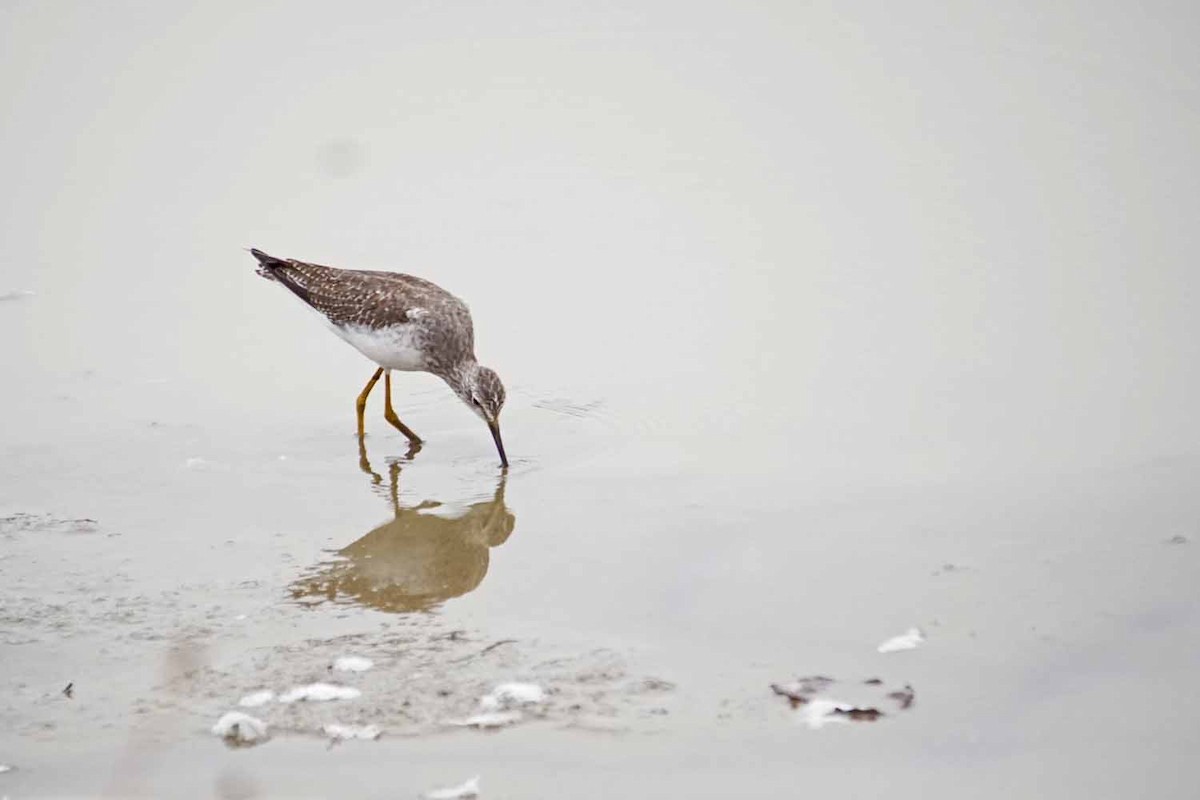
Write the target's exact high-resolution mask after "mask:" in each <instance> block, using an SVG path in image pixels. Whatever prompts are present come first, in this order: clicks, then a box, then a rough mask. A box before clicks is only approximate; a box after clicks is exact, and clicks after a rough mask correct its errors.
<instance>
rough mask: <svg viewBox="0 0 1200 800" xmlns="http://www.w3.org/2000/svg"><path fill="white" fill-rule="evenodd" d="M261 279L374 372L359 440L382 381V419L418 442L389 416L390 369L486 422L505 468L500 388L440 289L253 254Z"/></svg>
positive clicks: (465, 322)
mask: <svg viewBox="0 0 1200 800" xmlns="http://www.w3.org/2000/svg"><path fill="white" fill-rule="evenodd" d="M250 253H251V254H252V255H253V256H254V257H255V258H256V259H258V274H259V275H261V276H263V277H264V278H267V279H268V280H272V281H276V282H277V283H281V284H283V285H284V286H285V287H287V289H288V290H289V291H291V292H292V294H294V295H296V296H297V297H299V298H300V299H301V300H303V301H304V302H305V303H307V304H308V305H309V306H310V307H312V308H313V309H315V310H316V311H318V312H320V314H321V315H322V316H324V317H325V319H326V320H327V321H328V323H329V325H330V327H331V328H332V329H333V332H334V333H336V334H337V335H338V336H340V337H341V338H342V339H344V340H346V341H347V342H349V343H350V344H351V345H352V346H353V347H354V348H355V349H356V350H358V352H360V353H362V354H363V355H364V356H366V357H367V358H369V359H371V360H372V361H374V362H375V363H376V364H378V365H379V368H378V369H377V370H375V374H374V375H372V376H371V379H370V380H369V381H367V385H366V386H364V387H363V390H362V392H361V393H360V394H359V396H358V402H357V405H356V409H357V412H358V435H359V437H360V439H361V437H362V435H363V413H364V411H365V410H366V407H367V396H368V395H369V394H370V393H371V390H372V389H373V388H375V384H376V382H378V380H379V376H380V375H382V376H384V411H383V415H384V417H385V418H386V419H387V421H388V422H390V423H391V424H392V425H394V426H396V428H397V429H399V431H400V432H401V433H403V434H404V435H405V436H407V437H408V440H409V441H410V442H411V443H412V444H414V445H419V444H420V443H421V438H420V437H419V436H417V434H415V433H413V431H412V429H411V428H409V427H408V426H407V425H405V424H404V423H403V422H401V421H400V417H398V416H397V415H396V412H395V411H394V410H393V409H392V370H394V369H397V370H402V371H406V372H429V373H432V374H434V375H437V376H438V377H439V378H441V379H442V380H444V381H445V382H446V383H447V384H448V385H449V386H450V388H451V389H452V390H453V391H454V393H455V394H456V395H458V396H459V398H460V399H461V400H462V401H463V402H464V403H466V404H467V406H468V407H469V408H470V409H471V410H472V411H474V412H475V413H476V414H478V415H479V417H480V418H481V419H483V421H484V422H486V423H487V426H488V429H489V430H490V431H491V432H492V439H493V440H494V441H495V442H496V450H497V451H498V452H499V453H500V464H501V465H502V466H504V467H507V466H508V457H507V456H506V455H505V453H504V442H503V441H502V440H501V438H500V409H501V408H503V407H504V384H503V383H501V382H500V376H498V375H497V374H496V373H495V372H493V371H492V370H490V369H488V368H487V367H484V366H480V364H479V362H478V361H476V360H475V334H474V329H473V326H472V324H471V312H470V310H469V309H468V308H467V306H466V304H465V303H464V302H463V301H461V300H459V299H458V298H457V297H455V296H454V295H452V294H450V293H449V292H447V291H446V290H445V289H443V288H441V287H440V286H437V285H435V284H433V283H430V282H429V281H427V280H424V279H422V278H416V277H413V276H412V275H402V274H400V273H397V272H373V271H369V270H358V269H337V268H336V267H325V266H321V265H320V264H309V263H307V262H304V261H297V260H295V259H293V258H276V257H275V256H269V255H267V254H266V253H264V252H263V251H261V250H256V249H253V248H252V249H251V250H250Z"/></svg>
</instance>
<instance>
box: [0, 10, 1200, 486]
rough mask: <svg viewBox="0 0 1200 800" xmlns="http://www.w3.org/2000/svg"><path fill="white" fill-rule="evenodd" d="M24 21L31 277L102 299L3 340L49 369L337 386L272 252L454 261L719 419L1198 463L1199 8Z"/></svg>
mask: <svg viewBox="0 0 1200 800" xmlns="http://www.w3.org/2000/svg"><path fill="white" fill-rule="evenodd" d="M0 14H2V15H3V17H2V23H3V24H2V25H0V29H2V30H3V33H2V34H0V35H2V36H3V46H2V47H0V92H2V96H3V106H4V109H5V123H4V125H3V127H2V129H0V136H2V137H3V139H2V140H0V181H2V182H3V185H4V187H5V189H4V197H5V208H4V213H3V215H2V216H0V226H3V227H2V228H0V241H3V262H2V265H0V270H2V271H0V277H2V281H0V283H2V285H3V286H4V287H12V288H28V289H33V290H35V291H37V292H38V293H39V294H41V295H48V296H53V297H56V298H62V305H61V306H59V307H58V309H59V310H61V312H62V313H63V314H65V315H67V319H66V320H64V319H62V318H60V317H58V316H54V317H49V318H48V317H46V316H41V315H38V316H34V317H33V318H32V319H31V320H30V325H29V327H26V328H23V329H22V330H21V331H19V336H18V338H17V339H16V340H15V341H13V340H10V341H9V343H8V345H7V346H6V348H5V350H6V351H7V352H9V353H10V354H11V353H13V352H24V351H28V350H29V349H33V350H34V351H35V352H36V354H37V357H38V360H39V361H40V362H41V363H43V364H45V365H46V366H47V369H48V371H49V372H48V375H47V377H48V378H53V376H55V375H62V374H64V373H66V372H69V371H70V370H72V369H78V368H81V367H86V366H87V365H89V364H90V363H92V362H93V361H94V360H95V359H97V358H103V359H119V360H120V361H121V363H122V364H123V365H124V368H126V369H128V370H130V371H131V373H132V374H133V375H134V376H143V375H145V376H149V377H170V378H172V379H178V380H184V381H188V382H189V384H190V385H191V386H193V387H194V389H195V391H197V392H200V393H203V392H204V391H205V387H206V386H211V385H212V384H214V383H220V384H224V383H225V382H226V381H228V380H229V377H230V375H231V373H238V372H241V373H245V374H246V375H250V374H260V373H262V372H269V373H271V374H272V376H273V379H275V380H277V381H279V382H280V383H281V385H282V386H284V387H286V388H287V390H288V392H289V394H291V395H292V398H291V399H295V395H297V394H307V393H308V391H309V390H310V388H311V387H313V386H314V385H316V384H317V383H319V382H321V381H322V380H323V378H324V377H327V376H328V375H329V374H330V371H331V370H336V369H337V363H336V362H333V363H330V361H331V360H330V359H319V358H318V357H317V354H316V353H314V352H313V351H314V350H320V352H321V353H325V352H334V351H336V350H337V348H340V347H342V345H340V344H338V343H337V342H336V341H333V340H329V341H327V342H326V341H323V340H322V339H321V338H320V336H319V334H320V331H319V330H318V329H317V327H316V326H311V325H309V326H307V327H306V326H304V325H301V324H297V325H295V326H293V325H290V324H288V325H287V328H286V330H282V331H281V330H278V329H275V328H274V327H273V326H276V325H283V324H284V323H283V322H282V321H281V320H283V319H287V320H288V321H289V323H290V322H291V321H292V320H294V319H296V318H297V317H299V316H300V315H298V314H297V315H296V316H295V317H292V316H288V317H284V314H286V313H289V312H290V309H288V310H281V309H283V308H284V306H285V305H286V304H285V303H284V302H283V300H282V299H281V298H278V297H272V296H270V294H266V295H264V294H263V292H261V291H259V290H258V287H257V286H254V285H253V283H252V281H251V278H250V277H249V276H248V275H247V273H248V271H249V269H250V264H249V263H247V262H248V257H247V256H245V255H244V254H243V253H242V252H240V251H239V250H238V248H239V247H243V246H250V245H254V246H258V247H262V248H265V249H267V250H268V251H269V252H279V253H280V254H282V255H290V256H296V257H304V258H309V259H312V260H318V261H324V262H333V263H335V264H344V265H349V266H361V267H377V268H388V267H391V268H396V269H407V270H411V271H414V272H417V273H419V274H423V275H427V276H429V277H432V278H434V279H435V280H439V281H441V282H442V283H444V284H445V285H447V286H449V287H451V288H452V289H454V290H457V291H458V292H459V293H461V294H464V295H466V296H467V297H468V300H469V301H470V302H471V303H472V305H473V307H474V310H475V314H476V317H477V325H478V328H479V332H480V351H481V356H482V357H483V358H484V359H485V361H492V362H494V363H495V365H496V366H497V368H498V369H500V371H501V374H502V375H506V376H509V382H510V383H513V384H516V385H521V384H534V385H540V384H553V383H558V384H566V385H575V384H576V383H577V382H584V383H586V382H587V381H588V380H589V379H590V377H591V376H595V375H596V374H598V373H599V374H602V375H603V379H604V387H603V391H604V392H606V393H607V394H609V395H610V400H612V401H613V402H624V403H628V404H630V406H636V408H637V410H640V411H643V412H645V413H651V414H655V415H656V417H655V419H654V420H653V424H654V425H655V426H656V427H665V428H669V429H678V431H680V432H683V433H690V432H692V431H694V430H696V429H697V428H698V427H700V426H712V427H713V429H714V430H716V431H720V432H721V433H722V434H723V435H724V436H725V437H726V438H728V437H731V436H736V435H750V436H763V437H776V436H784V437H787V438H788V439H789V440H790V442H791V443H792V445H793V446H794V448H795V449H796V450H797V451H803V452H804V453H812V452H813V451H814V450H816V451H818V452H824V451H827V450H835V451H843V452H844V451H846V450H849V451H853V452H854V454H855V457H856V458H857V457H868V458H881V457H882V458H888V459H891V458H896V459H899V460H900V461H901V462H904V463H907V464H912V465H916V466H917V467H919V468H920V469H923V470H924V469H929V470H933V471H935V472H943V471H945V472H955V471H958V470H961V469H970V468H973V467H976V466H978V465H980V464H989V465H992V464H997V463H999V464H1004V465H1007V466H1009V467H1011V466H1013V465H1017V466H1018V467H1020V468H1025V466H1026V465H1029V464H1031V463H1037V464H1046V463H1055V464H1059V463H1063V462H1067V463H1076V462H1084V463H1091V462H1094V461H1096V460H1109V459H1114V458H1119V459H1128V458H1136V457H1143V456H1148V455H1155V454H1161V453H1176V452H1178V451H1180V450H1191V449H1192V448H1193V447H1194V444H1195V441H1196V438H1195V437H1196V434H1197V422H1196V415H1195V414H1194V413H1193V412H1194V409H1195V408H1196V406H1197V400H1198V399H1200V398H1198V397H1197V364H1198V363H1200V358H1198V356H1200V350H1198V347H1200V345H1198V343H1197V342H1198V337H1197V335H1196V334H1197V322H1196V313H1195V302H1196V293H1197V287H1198V285H1200V277H1198V275H1200V271H1198V270H1197V265H1196V253H1197V249H1198V248H1197V244H1198V236H1200V234H1198V233H1197V232H1198V231H1200V226H1198V225H1197V224H1196V220H1197V219H1198V218H1200V214H1198V212H1200V199H1198V198H1200V193H1198V192H1197V191H1196V187H1197V185H1200V148H1197V145H1196V143H1197V141H1200V86H1198V80H1200V77H1198V76H1200V48H1197V47H1196V46H1195V34H1196V32H1197V25H1196V21H1197V20H1196V17H1197V12H1196V10H1195V6H1193V5H1192V4H1189V3H1174V4H1171V3H1155V4H1149V5H1142V4H1137V5H1132V4H1101V5H1097V4H1095V3H1056V4H1044V3H1002V4H997V3H990V2H989V3H890V2H888V3H849V4H845V3H829V4H824V3H816V4H807V3H806V4H797V3H777V4H744V3H737V4H728V5H726V4H717V3H703V4H698V3H690V2H689V3H645V2H636V3H604V4H595V3H580V4H564V3H550V4H543V3H495V4H434V3H399V4H392V3H374V4H370V3H367V4H363V3H353V2H350V3H336V4H319V3H257V4H243V3H196V4H180V3H159V4H152V3H105V4H87V3H34V2H6V3H4V4H3V8H2V10H0ZM531 297H535V298H537V299H536V301H535V300H532V299H531ZM64 321H67V322H69V324H67V325H63V322H64ZM309 336H311V342H309V341H307V337H309ZM293 337H294V338H293ZM289 338H293V341H290V342H289V341H288V340H289ZM295 338H300V339H301V340H302V341H303V342H304V344H303V345H301V346H297V344H296V342H295V340H294V339H295ZM326 348H327V350H326ZM341 361H342V363H347V362H349V358H343V359H341ZM354 366H355V367H357V369H356V371H355V372H354V373H353V374H354V376H355V377H354V381H358V380H359V377H358V376H359V375H361V373H362V367H361V365H358V364H354ZM301 371H303V372H301ZM354 381H352V382H354ZM713 381H719V382H720V383H722V384H724V385H725V386H727V387H735V388H733V389H732V390H723V391H721V392H719V393H714V392H712V391H711V390H710V388H709V387H710V385H711V383H712V382H713ZM730 391H732V395H731V393H730ZM338 399H339V401H340V402H341V403H342V406H344V405H345V402H344V398H342V397H339V398H338ZM731 399H732V400H733V401H734V402H730V400H731ZM235 402H236V399H235ZM676 412H678V415H676ZM514 444H515V449H516V450H517V451H518V452H519V449H520V446H519V444H517V443H514Z"/></svg>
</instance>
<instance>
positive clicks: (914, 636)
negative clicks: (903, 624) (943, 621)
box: [877, 628, 925, 653]
mask: <svg viewBox="0 0 1200 800" xmlns="http://www.w3.org/2000/svg"><path fill="white" fill-rule="evenodd" d="M924 641H925V634H923V633H921V631H920V629H919V628H909V629H908V630H907V631H905V632H904V633H902V634H900V635H899V636H893V637H892V638H890V639H888V640H887V641H886V642H884V643H883V644H881V645H879V647H878V648H877V649H878V650H879V652H880V653H895V652H898V651H900V650H915V649H916V648H918V647H920V646H921V643H922V642H924Z"/></svg>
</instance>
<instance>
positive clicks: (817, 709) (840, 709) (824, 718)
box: [800, 698, 854, 731]
mask: <svg viewBox="0 0 1200 800" xmlns="http://www.w3.org/2000/svg"><path fill="white" fill-rule="evenodd" d="M853 710H854V706H852V705H850V704H849V703H842V702H840V701H838V700H825V699H824V698H817V699H815V700H809V701H808V702H807V703H805V704H804V705H803V706H801V711H800V719H801V721H802V722H804V723H805V724H806V725H808V727H809V728H811V729H812V730H814V731H815V730H819V729H821V728H824V727H825V726H826V725H828V724H829V723H831V722H849V721H850V718H849V717H848V716H846V713H845V712H849V711H853Z"/></svg>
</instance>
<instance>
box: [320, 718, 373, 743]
mask: <svg viewBox="0 0 1200 800" xmlns="http://www.w3.org/2000/svg"><path fill="white" fill-rule="evenodd" d="M321 730H323V731H324V732H325V735H326V736H328V737H329V738H330V739H337V740H338V741H345V740H347V739H367V740H371V739H378V738H379V737H380V736H382V735H383V729H382V728H380V727H379V726H378V725H339V724H338V723H336V722H331V723H329V724H328V725H326V726H324V727H323V728H321Z"/></svg>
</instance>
